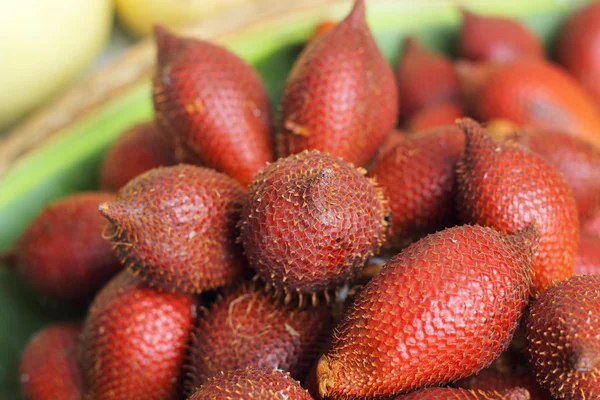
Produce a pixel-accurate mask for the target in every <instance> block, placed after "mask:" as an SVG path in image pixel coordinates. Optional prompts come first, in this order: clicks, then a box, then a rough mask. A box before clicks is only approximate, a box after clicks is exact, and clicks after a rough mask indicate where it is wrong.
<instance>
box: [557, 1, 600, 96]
mask: <svg viewBox="0 0 600 400" xmlns="http://www.w3.org/2000/svg"><path fill="white" fill-rule="evenodd" d="M598 43H600V4H599V3H592V4H589V5H587V6H585V7H583V8H582V9H581V10H579V11H578V12H576V13H575V14H574V15H572V16H571V17H569V19H568V20H567V23H566V24H565V25H564V26H563V28H562V29H561V31H560V33H559V35H558V41H557V47H556V50H557V52H556V58H557V59H558V62H560V63H561V64H562V65H563V66H564V67H565V68H566V69H567V71H569V72H570V73H571V74H572V75H573V76H574V77H575V78H576V79H577V80H579V82H581V84H582V85H583V86H584V87H585V88H586V89H587V90H588V91H589V92H590V93H592V95H593V96H594V97H595V98H596V102H597V103H598V104H600V80H599V79H598V74H600V52H598V50H597V49H598Z"/></svg>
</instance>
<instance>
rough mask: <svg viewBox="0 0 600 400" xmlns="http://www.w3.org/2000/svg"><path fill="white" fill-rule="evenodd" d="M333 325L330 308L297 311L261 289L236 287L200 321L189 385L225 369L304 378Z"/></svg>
mask: <svg viewBox="0 0 600 400" xmlns="http://www.w3.org/2000/svg"><path fill="white" fill-rule="evenodd" d="M330 326H331V318H330V313H329V309H328V307H327V306H326V305H320V306H318V307H316V308H309V309H304V310H298V309H297V308H296V307H294V306H292V305H285V304H283V303H281V302H279V301H276V300H275V299H273V298H272V297H271V296H269V294H268V293H266V292H265V291H264V290H262V289H257V288H256V287H253V286H249V285H241V286H238V287H237V288H235V289H232V290H231V291H229V293H227V294H225V295H224V296H223V297H222V298H219V299H218V300H217V301H216V302H215V303H213V305H212V306H211V307H210V309H209V310H208V312H207V314H206V315H205V316H204V317H201V318H200V319H199V321H198V325H197V328H196V329H195V331H194V338H193V340H192V344H191V347H190V354H191V356H190V366H189V368H188V369H189V370H190V374H189V383H188V387H189V388H190V389H195V388H197V387H199V386H201V385H203V384H205V383H206V382H207V381H208V379H209V378H211V377H213V376H215V375H217V374H218V373H220V372H221V371H231V370H236V369H240V368H245V367H255V368H270V369H281V370H284V371H288V372H290V374H291V376H292V377H293V378H294V379H297V380H300V379H303V378H304V377H305V376H306V373H307V372H308V368H309V367H310V366H311V365H312V363H313V362H314V361H315V359H316V358H317V356H318V355H319V354H320V352H321V350H322V345H323V343H324V342H325V337H326V336H327V335H328V334H329V328H330Z"/></svg>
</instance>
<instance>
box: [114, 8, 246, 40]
mask: <svg viewBox="0 0 600 400" xmlns="http://www.w3.org/2000/svg"><path fill="white" fill-rule="evenodd" d="M116 1H117V14H118V16H119V19H120V20H121V22H122V23H123V24H124V25H125V27H126V28H127V29H128V30H129V31H130V32H131V33H133V34H134V35H137V36H144V35H147V34H148V33H150V32H151V31H152V27H153V26H154V24H155V23H160V24H163V25H165V26H167V27H169V28H176V27H178V26H184V25H188V24H191V23H194V22H198V21H201V20H202V19H203V18H206V17H208V16H211V15H214V14H216V13H218V12H222V11H226V10H228V9H231V8H233V7H235V6H238V5H240V4H245V3H249V2H251V1H253V0H116Z"/></svg>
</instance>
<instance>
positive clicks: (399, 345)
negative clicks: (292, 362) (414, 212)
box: [317, 225, 537, 398]
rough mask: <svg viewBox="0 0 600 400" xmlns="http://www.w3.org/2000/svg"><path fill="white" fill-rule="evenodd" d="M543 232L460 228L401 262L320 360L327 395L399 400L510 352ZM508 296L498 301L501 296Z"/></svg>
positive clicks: (368, 291)
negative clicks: (539, 234) (534, 253)
mask: <svg viewBox="0 0 600 400" xmlns="http://www.w3.org/2000/svg"><path fill="white" fill-rule="evenodd" d="M536 241H537V232H536V231H535V229H533V228H529V229H527V230H526V231H524V232H523V233H520V234H518V235H503V234H500V233H499V232H496V231H495V230H493V229H491V228H484V227H480V226H468V225H465V226H460V227H455V228H450V229H446V230H444V231H441V232H438V233H434V234H432V235H429V236H427V237H425V238H423V239H421V240H420V241H418V242H416V243H414V244H412V245H410V246H409V247H407V248H406V249H405V250H403V251H402V252H401V253H400V254H399V255H397V256H396V257H394V258H393V259H392V260H391V261H390V262H389V263H388V264H387V265H385V266H384V267H383V269H382V271H381V272H380V273H379V274H378V275H376V276H375V277H374V278H373V279H372V280H371V281H370V282H369V283H368V284H367V285H366V286H365V288H364V289H363V290H362V291H361V292H360V293H359V294H358V295H357V297H356V299H355V300H354V302H353V303H352V305H351V306H350V309H349V310H348V311H347V312H346V316H345V317H344V319H343V320H342V322H341V323H340V324H339V325H338V326H337V327H336V329H335V331H334V334H333V342H332V346H331V350H330V351H328V352H327V353H326V354H325V355H324V356H322V357H321V358H320V360H319V364H318V367H317V377H318V380H319V391H320V393H321V395H322V396H324V397H327V396H331V397H333V398H354V397H359V398H367V397H383V396H391V395H396V394H400V393H404V392H408V391H411V390H415V389H419V388H423V387H426V386H432V385H441V384H444V383H448V382H452V381H454V380H456V379H459V378H462V377H465V376H468V375H471V374H473V373H475V372H477V371H479V370H480V369H482V368H483V367H485V366H487V365H488V364H490V363H491V362H492V361H493V360H494V359H495V358H497V357H498V356H499V355H500V353H501V352H502V351H504V350H505V349H506V348H507V347H508V345H509V343H510V340H511V338H512V336H513V333H514V331H515V329H516V327H517V324H518V322H519V319H520V317H521V314H522V312H523V309H524V308H525V307H526V305H527V301H528V298H529V286H530V284H531V260H532V247H533V246H534V245H535V243H536ZM500 293H501V294H502V295H498V294H500Z"/></svg>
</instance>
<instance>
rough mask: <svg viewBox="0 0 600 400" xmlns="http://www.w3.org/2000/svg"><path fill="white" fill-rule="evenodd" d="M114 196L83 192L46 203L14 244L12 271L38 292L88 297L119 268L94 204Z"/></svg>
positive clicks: (69, 298)
mask: <svg viewBox="0 0 600 400" xmlns="http://www.w3.org/2000/svg"><path fill="white" fill-rule="evenodd" d="M114 198H115V195H114V194H111V193H102V192H87V193H78V194H74V195H70V196H67V197H64V198H62V199H59V200H57V201H54V202H52V203H50V204H49V205H47V206H46V207H45V208H44V209H43V210H42V212H41V213H40V214H39V215H38V216H37V217H36V218H35V219H34V220H33V221H32V222H31V224H30V225H29V227H28V228H27V229H26V231H25V232H24V233H23V235H22V236H21V238H20V239H19V241H18V243H17V246H16V249H15V265H16V267H17V270H18V271H19V273H20V274H21V276H23V278H24V279H25V280H26V281H27V283H28V284H29V285H31V286H32V287H33V288H34V289H35V291H36V292H37V293H38V294H40V295H41V296H44V297H47V298H49V299H54V300H58V301H62V302H66V303H71V304H81V303H82V302H89V301H90V300H91V299H92V298H93V296H94V295H95V294H96V292H97V291H98V290H99V289H100V288H101V287H102V286H103V285H104V284H105V283H106V282H107V281H108V280H110V278H111V277H112V276H113V275H115V274H116V273H117V272H118V271H120V270H121V269H122V266H121V263H120V262H119V259H118V258H117V256H116V255H115V253H114V251H113V249H112V248H111V246H110V243H109V242H107V241H106V240H105V239H104V238H103V231H104V228H105V226H106V220H105V219H104V218H102V216H101V215H100V214H98V205H99V204H100V203H102V202H105V201H111V200H114Z"/></svg>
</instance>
